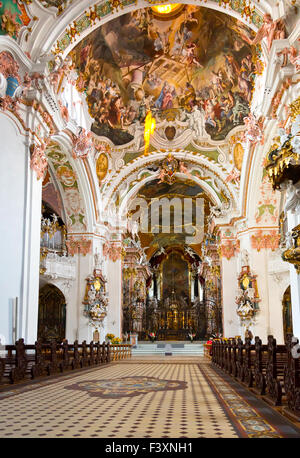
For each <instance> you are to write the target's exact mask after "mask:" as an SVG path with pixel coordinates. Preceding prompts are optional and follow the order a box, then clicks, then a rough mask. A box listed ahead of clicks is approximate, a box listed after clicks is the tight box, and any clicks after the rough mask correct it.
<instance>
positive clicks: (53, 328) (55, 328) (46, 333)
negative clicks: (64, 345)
mask: <svg viewBox="0 0 300 458" xmlns="http://www.w3.org/2000/svg"><path fill="white" fill-rule="evenodd" d="M65 332H66V300H65V296H64V295H63V293H62V292H61V291H60V290H59V289H58V288H57V287H56V286H54V285H51V284H47V285H45V286H43V287H42V288H41V289H40V294H39V314H38V338H39V339H41V340H42V341H44V342H47V341H50V340H53V339H55V340H57V341H62V340H63V339H64V338H65Z"/></svg>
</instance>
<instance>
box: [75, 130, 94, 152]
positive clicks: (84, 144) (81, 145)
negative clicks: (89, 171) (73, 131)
mask: <svg viewBox="0 0 300 458" xmlns="http://www.w3.org/2000/svg"><path fill="white" fill-rule="evenodd" d="M73 145H74V146H73V150H72V156H73V157H74V159H77V158H81V159H83V158H85V157H87V155H88V154H89V153H90V152H91V150H92V145H93V144H92V133H91V132H87V131H86V130H85V129H84V128H83V127H82V128H80V131H79V134H78V135H77V136H76V137H75V138H74V139H73Z"/></svg>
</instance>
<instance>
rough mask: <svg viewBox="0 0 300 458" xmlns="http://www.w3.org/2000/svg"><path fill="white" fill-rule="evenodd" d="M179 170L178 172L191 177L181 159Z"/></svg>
mask: <svg viewBox="0 0 300 458" xmlns="http://www.w3.org/2000/svg"><path fill="white" fill-rule="evenodd" d="M179 172H180V173H184V174H185V175H186V176H187V177H188V178H192V175H191V174H190V172H189V171H188V169H187V168H186V166H185V164H184V162H183V161H179Z"/></svg>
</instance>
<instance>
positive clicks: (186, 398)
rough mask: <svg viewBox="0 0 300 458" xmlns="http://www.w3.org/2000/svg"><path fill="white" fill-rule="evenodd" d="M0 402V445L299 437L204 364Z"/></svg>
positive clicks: (89, 379)
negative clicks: (6, 440)
mask: <svg viewBox="0 0 300 458" xmlns="http://www.w3.org/2000/svg"><path fill="white" fill-rule="evenodd" d="M199 361H200V362H199ZM0 400H1V401H0V405H1V419H0V437H11V438H17V437H28V438H42V437H44V438H54V437H68V438H73V437H74V438H75V437H77V438H80V437H81V438H87V437H104V438H201V437H209V438H221V437H222V438H235V437H300V431H299V430H297V428H296V427H295V426H293V425H292V424H291V423H290V422H288V420H286V419H284V417H282V416H281V415H279V414H278V413H277V412H275V411H274V410H273V409H271V408H270V407H269V406H267V405H266V404H265V403H263V401H260V400H258V398H256V397H255V396H254V395H252V394H251V393H250V392H247V391H246V390H243V389H241V388H240V386H239V385H237V384H234V383H233V384H232V382H231V381H230V380H229V379H228V380H226V377H225V379H224V378H223V376H222V374H221V373H219V372H217V371H215V370H214V369H213V368H212V366H211V364H210V363H209V362H207V361H206V360H205V359H204V358H198V359H197V360H196V359H195V360H194V359H188V360H187V359H184V358H180V357H179V358H172V359H164V360H163V359H157V360H151V361H150V360H144V361H142V360H133V359H132V360H131V361H128V360H124V361H122V362H115V363H112V364H110V365H108V366H103V367H100V368H99V367H98V368H95V369H91V370H87V371H85V372H80V373H77V375H76V374H71V373H69V374H68V375H66V376H61V377H56V378H53V379H47V380H44V381H40V382H38V383H34V384H30V385H26V386H20V387H14V388H13V389H12V390H9V391H5V392H3V391H2V392H0Z"/></svg>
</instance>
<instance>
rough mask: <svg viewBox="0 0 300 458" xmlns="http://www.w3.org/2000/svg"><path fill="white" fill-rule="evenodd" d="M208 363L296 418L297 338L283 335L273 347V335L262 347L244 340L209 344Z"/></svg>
mask: <svg viewBox="0 0 300 458" xmlns="http://www.w3.org/2000/svg"><path fill="white" fill-rule="evenodd" d="M212 363H213V364H215V365H216V366H218V367H219V368H220V369H222V370H223V371H225V372H226V373H227V374H229V375H231V376H232V377H234V378H235V379H237V380H238V381H239V382H241V383H243V384H244V385H246V386H247V387H248V388H251V389H253V391H254V392H256V393H257V394H259V395H261V396H263V397H266V400H270V401H271V403H273V404H274V405H275V406H282V405H283V406H286V407H287V408H288V410H289V411H291V412H292V413H293V414H294V415H295V416H296V417H297V418H298V417H299V416H300V346H299V341H298V339H297V338H295V337H293V336H292V335H288V336H287V340H286V344H285V345H277V343H276V339H275V338H274V337H273V336H268V341H267V343H266V344H263V343H262V341H261V339H260V338H259V337H255V339H254V343H252V342H251V339H249V338H246V339H245V342H243V341H242V340H241V339H240V338H238V339H220V340H214V341H213V342H212Z"/></svg>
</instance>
